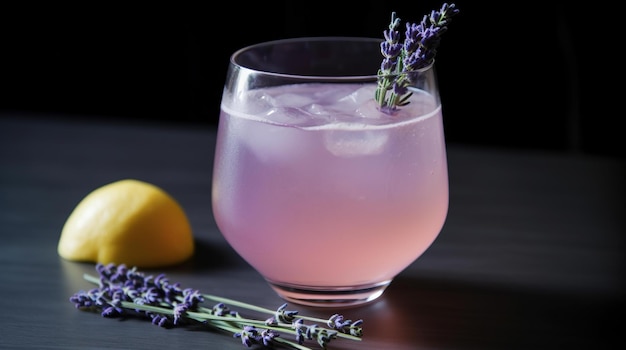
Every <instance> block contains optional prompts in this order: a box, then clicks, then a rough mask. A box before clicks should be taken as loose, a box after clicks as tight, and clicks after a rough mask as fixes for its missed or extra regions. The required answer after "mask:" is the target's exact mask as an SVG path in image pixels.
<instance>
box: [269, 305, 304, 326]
mask: <svg viewBox="0 0 626 350" xmlns="http://www.w3.org/2000/svg"><path fill="white" fill-rule="evenodd" d="M286 308H287V304H286V303H285V304H283V305H281V306H280V307H279V308H278V309H277V310H276V313H275V314H274V317H275V318H276V319H277V320H279V321H280V322H285V323H290V322H291V321H293V320H294V319H295V317H296V316H297V315H298V311H286V310H285V309H286Z"/></svg>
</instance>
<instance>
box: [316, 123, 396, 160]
mask: <svg viewBox="0 0 626 350" xmlns="http://www.w3.org/2000/svg"><path fill="white" fill-rule="evenodd" d="M349 125H350V126H346V128H343V130H342V129H341V128H337V129H335V128H333V129H331V130H326V131H325V134H324V144H325V146H326V149H327V150H328V151H329V152H330V153H332V154H333V155H335V156H337V157H357V156H364V155H373V154H380V153H381V152H383V150H384V149H385V145H386V144H387V139H388V138H389V134H388V133H387V130H385V129H371V128H369V127H367V126H366V125H362V126H361V127H355V124H349ZM368 129H369V130H368Z"/></svg>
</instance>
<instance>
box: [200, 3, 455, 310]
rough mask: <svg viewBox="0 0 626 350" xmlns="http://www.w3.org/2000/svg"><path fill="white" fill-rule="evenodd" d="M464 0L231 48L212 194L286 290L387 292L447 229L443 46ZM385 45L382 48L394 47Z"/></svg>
mask: <svg viewBox="0 0 626 350" xmlns="http://www.w3.org/2000/svg"><path fill="white" fill-rule="evenodd" d="M456 12H457V10H456V8H455V6H454V5H453V4H452V5H448V4H444V5H443V6H442V8H441V9H440V10H439V11H433V12H432V13H431V15H430V16H425V17H424V19H423V20H422V22H421V23H420V24H407V26H406V28H407V30H406V32H405V36H406V39H405V40H404V41H403V42H402V41H400V40H399V37H400V34H399V32H398V30H397V28H398V26H399V23H400V20H399V18H397V17H395V13H393V14H392V19H391V24H390V25H389V29H388V30H385V31H384V38H385V39H384V40H383V41H382V42H381V40H378V39H373V38H343V37H326V38H324V37H322V38H295V39H285V40H277V41H273V42H267V43H261V44H257V45H252V46H249V47H246V48H243V49H241V50H238V51H237V52H235V53H234V54H233V55H232V56H231V61H230V65H229V70H228V74H227V78H226V84H225V88H224V92H223V95H222V102H221V107H220V117H219V126H218V133H217V143H216V150H215V159H214V168H213V187H212V206H213V214H214V217H215V220H216V223H217V226H218V228H219V230H220V231H221V233H222V235H223V236H224V238H225V239H226V240H227V241H228V243H229V244H230V245H231V246H232V247H233V249H235V250H236V251H237V253H239V255H240V256H241V257H243V258H244V259H245V260H246V261H247V262H248V263H249V264H250V265H251V266H253V267H254V268H255V269H256V270H257V271H258V272H259V273H260V274H261V275H262V276H263V277H264V278H265V279H266V280H267V281H268V282H269V284H270V286H272V288H274V290H275V291H276V292H277V293H278V295H280V296H281V297H282V298H284V299H286V300H289V301H293V302H297V303H301V304H308V305H315V306H345V305H357V304H362V303H365V302H368V301H371V300H374V299H376V298H377V297H378V296H380V295H381V294H382V293H383V291H384V290H385V288H386V287H387V286H388V285H389V283H390V282H391V281H392V280H393V278H394V277H395V276H396V275H397V274H398V273H400V272H401V271H402V270H403V269H405V268H406V267H407V266H408V265H410V264H411V263H412V262H414V261H415V260H416V259H417V258H418V257H419V256H421V255H422V254H423V253H424V251H425V250H426V249H428V247H429V246H430V245H431V244H432V243H433V241H434V240H435V239H436V237H437V236H438V235H439V233H440V231H441V229H442V227H443V225H444V222H445V219H446V215H447V212H448V169H447V161H446V147H445V140H444V130H443V121H442V106H441V103H440V98H439V91H438V87H437V82H436V75H435V73H434V52H435V50H434V49H435V48H436V47H437V45H438V43H439V35H440V34H441V33H443V32H445V29H446V25H447V23H448V22H449V19H450V17H451V16H452V15H454V14H456ZM381 54H382V55H381Z"/></svg>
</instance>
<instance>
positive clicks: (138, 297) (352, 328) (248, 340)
mask: <svg viewBox="0 0 626 350" xmlns="http://www.w3.org/2000/svg"><path fill="white" fill-rule="evenodd" d="M96 271H97V272H98V274H99V276H98V277H96V276H92V275H89V274H86V275H85V276H84V278H85V280H87V281H89V282H91V283H93V284H97V285H98V287H97V288H93V289H91V290H89V291H79V292H77V293H75V294H74V295H73V296H71V297H70V301H71V302H72V303H74V305H75V306H76V308H78V309H81V310H86V311H93V312H100V314H101V315H102V316H103V317H107V318H116V317H131V316H132V317H143V318H146V319H149V320H151V321H152V323H153V324H155V325H157V326H160V327H166V328H167V327H176V326H184V325H188V324H201V325H206V326H207V327H213V328H215V329H219V330H222V331H226V332H230V333H232V334H233V336H234V337H235V338H239V339H241V342H242V344H243V345H244V346H246V347H251V346H253V345H255V344H261V345H263V346H266V347H272V346H274V345H279V344H280V345H283V346H287V347H290V348H293V349H299V350H310V349H311V348H310V347H307V346H304V345H303V344H304V342H305V341H306V340H316V341H317V343H318V344H319V346H321V347H322V348H323V349H326V348H327V345H328V343H329V342H330V341H331V340H333V339H336V338H344V339H348V340H361V337H362V335H363V329H362V324H363V320H358V321H355V322H353V321H352V320H346V319H344V317H343V316H342V315H339V314H334V315H332V316H331V317H330V318H328V319H320V318H316V317H309V316H299V315H298V312H297V311H288V310H286V307H287V304H283V305H281V306H280V307H279V308H278V309H277V310H270V309H266V308H263V307H259V306H255V305H251V304H248V303H244V302H240V301H236V300H232V299H228V298H223V297H218V296H214V295H209V294H202V293H200V292H199V291H198V290H194V289H191V288H186V289H182V288H181V287H180V284H179V283H170V282H169V280H168V279H167V277H166V276H165V274H160V275H158V276H156V277H154V276H151V275H148V276H146V275H145V274H144V273H142V272H140V271H137V269H136V268H134V267H133V268H130V269H129V268H127V267H126V266H125V265H123V264H121V265H115V264H108V265H103V264H96ZM207 300H210V301H213V302H216V304H215V305H214V306H212V307H205V306H202V305H203V304H202V303H203V302H204V301H207ZM228 305H230V306H233V307H239V308H243V309H247V310H248V311H254V312H257V313H261V314H267V315H269V316H270V317H269V318H267V319H265V320H259V319H253V318H248V317H244V316H243V315H241V314H240V313H239V312H237V311H234V310H231V309H230V308H229V306H228ZM305 322H307V323H305ZM320 324H321V325H320ZM281 335H289V336H293V337H294V340H289V339H287V338H284V337H281Z"/></svg>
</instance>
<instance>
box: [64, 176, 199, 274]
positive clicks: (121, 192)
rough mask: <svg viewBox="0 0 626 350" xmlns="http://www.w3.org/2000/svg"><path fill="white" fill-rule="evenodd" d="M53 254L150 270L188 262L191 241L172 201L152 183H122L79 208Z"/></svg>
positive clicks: (99, 190)
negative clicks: (56, 251) (56, 252)
mask: <svg viewBox="0 0 626 350" xmlns="http://www.w3.org/2000/svg"><path fill="white" fill-rule="evenodd" d="M57 250H58V253H59V255H60V256H61V257H63V258H65V259H67V260H73V261H83V262H97V263H102V264H108V263H115V264H126V265H127V266H136V267H143V268H154V267H162V266H166V265H173V264H177V263H181V262H183V261H185V260H187V259H188V258H190V257H191V256H192V255H193V252H194V240H193V235H192V230H191V225H190V224H189V220H188V218H187V216H186V214H185V212H184V211H183V208H182V207H181V206H180V204H179V203H178V202H177V201H176V200H175V199H174V198H172V197H171V196H170V195H169V194H168V193H166V192H165V191H164V190H162V189H161V188H159V187H157V186H155V185H153V184H149V183H146V182H143V181H139V180H134V179H124V180H119V181H116V182H113V183H110V184H108V185H104V186H102V187H100V188H97V189H95V190H94V191H93V192H91V193H89V194H88V195H87V196H86V197H85V198H83V200H81V201H80V203H78V205H77V206H76V208H75V209H74V210H73V211H72V213H71V214H70V216H69V217H68V219H67V221H66V222H65V225H64V226H63V231H62V232H61V237H60V239H59V244H58V247H57Z"/></svg>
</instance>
